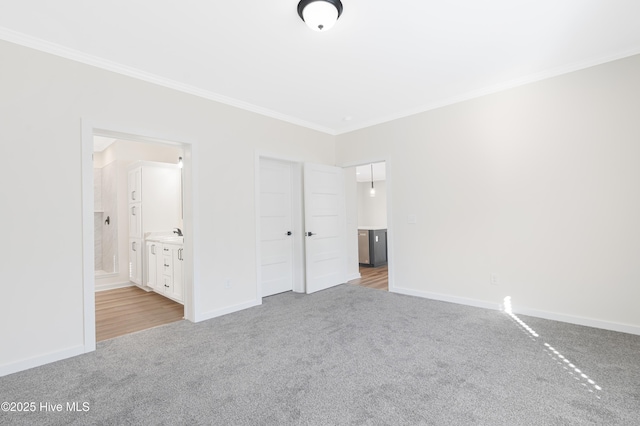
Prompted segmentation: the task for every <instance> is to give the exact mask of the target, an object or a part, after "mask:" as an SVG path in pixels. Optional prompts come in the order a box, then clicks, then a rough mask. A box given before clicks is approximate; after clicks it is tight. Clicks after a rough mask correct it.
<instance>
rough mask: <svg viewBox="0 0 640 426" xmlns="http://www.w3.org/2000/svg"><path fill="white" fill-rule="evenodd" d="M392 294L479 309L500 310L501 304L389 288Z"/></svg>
mask: <svg viewBox="0 0 640 426" xmlns="http://www.w3.org/2000/svg"><path fill="white" fill-rule="evenodd" d="M389 292H391V293H399V294H406V295H407V296H416V297H422V298H423V299H433V300H439V301H441V302H449V303H457V304H459V305H467V306H475V307H477V308H485V309H493V310H500V307H501V305H500V303H491V302H485V301H484V300H476V299H468V298H466V297H458V296H450V295H447V294H440V293H431V292H428V291H417V290H411V289H408V288H400V287H393V288H389Z"/></svg>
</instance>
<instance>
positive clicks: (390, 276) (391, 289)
mask: <svg viewBox="0 0 640 426" xmlns="http://www.w3.org/2000/svg"><path fill="white" fill-rule="evenodd" d="M372 163H384V164H385V174H386V178H385V181H386V192H387V265H388V268H389V269H388V280H389V292H390V293H395V292H396V285H395V279H394V274H393V272H394V270H395V268H394V262H393V218H392V209H391V206H392V195H393V185H392V184H391V182H392V178H391V176H392V168H391V161H389V160H388V159H385V158H380V157H373V158H371V159H367V160H366V161H365V160H363V161H350V162H346V163H342V164H341V165H340V166H339V167H342V168H345V169H346V168H349V167H357V166H365V165H367V164H372ZM348 201H349V200H347V202H348ZM347 238H349V236H347ZM351 238H358V236H357V235H353V236H352V237H351Z"/></svg>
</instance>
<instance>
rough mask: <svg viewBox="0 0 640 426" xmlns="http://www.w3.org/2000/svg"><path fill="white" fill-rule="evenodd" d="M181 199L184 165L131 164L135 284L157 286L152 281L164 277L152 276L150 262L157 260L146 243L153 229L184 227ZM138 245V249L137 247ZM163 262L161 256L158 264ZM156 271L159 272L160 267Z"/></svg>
mask: <svg viewBox="0 0 640 426" xmlns="http://www.w3.org/2000/svg"><path fill="white" fill-rule="evenodd" d="M181 199H182V196H181V177H180V168H179V167H178V165H177V164H168V163H155V162H149V161H139V162H136V163H134V164H132V165H131V166H130V167H129V171H128V182H127V202H128V206H127V207H128V209H129V210H128V220H129V246H130V247H129V253H130V256H129V257H130V259H129V279H130V280H131V281H132V282H133V283H135V284H138V285H141V286H150V287H153V286H152V285H149V284H148V283H155V285H156V286H159V285H160V284H159V283H160V281H161V277H159V276H156V277H155V278H154V277H150V276H148V273H149V271H150V268H149V267H148V265H147V263H148V262H150V261H153V260H154V259H151V256H150V254H149V250H148V248H147V247H143V246H142V244H144V238H146V235H147V234H149V233H151V232H154V233H168V234H171V232H172V231H173V229H174V228H181V227H182V213H181V212H182V209H181ZM136 245H137V248H136V249H133V248H132V247H136ZM160 245H161V244H158V245H157V248H158V247H160ZM154 250H155V249H154ZM143 252H144V255H143ZM138 259H139V260H138ZM160 261H161V259H160V258H159V257H158V258H157V263H159V262H160ZM153 270H154V271H157V268H153ZM156 274H157V273H156Z"/></svg>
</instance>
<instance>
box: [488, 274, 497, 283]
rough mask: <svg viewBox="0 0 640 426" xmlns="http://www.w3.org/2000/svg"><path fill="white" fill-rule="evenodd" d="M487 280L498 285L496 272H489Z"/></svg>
mask: <svg viewBox="0 0 640 426" xmlns="http://www.w3.org/2000/svg"><path fill="white" fill-rule="evenodd" d="M489 280H490V282H491V285H498V281H499V277H498V274H496V273H491V275H490V278H489Z"/></svg>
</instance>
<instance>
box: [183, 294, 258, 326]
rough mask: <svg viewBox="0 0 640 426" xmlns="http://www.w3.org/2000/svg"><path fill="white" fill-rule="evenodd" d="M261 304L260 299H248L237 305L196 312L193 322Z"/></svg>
mask: <svg viewBox="0 0 640 426" xmlns="http://www.w3.org/2000/svg"><path fill="white" fill-rule="evenodd" d="M259 305H262V299H257V300H250V301H248V302H244V303H240V304H238V305H233V306H229V307H226V308H222V309H216V310H213V311H208V312H202V313H197V314H196V318H195V321H194V322H200V321H206V320H208V319H212V318H216V317H221V316H222V315H227V314H231V313H234V312H238V311H241V310H243V309H247V308H252V307H254V306H259Z"/></svg>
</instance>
